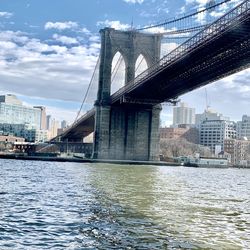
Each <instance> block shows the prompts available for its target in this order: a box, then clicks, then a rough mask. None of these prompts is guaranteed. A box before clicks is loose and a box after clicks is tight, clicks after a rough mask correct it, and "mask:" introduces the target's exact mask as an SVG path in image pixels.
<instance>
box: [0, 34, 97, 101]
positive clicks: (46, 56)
mask: <svg viewBox="0 0 250 250" xmlns="http://www.w3.org/2000/svg"><path fill="white" fill-rule="evenodd" d="M18 37H19V38H20V40H21V41H22V44H20V43H18V42H16V41H18V40H19V39H18ZM56 38H58V39H62V36H57V37H56ZM62 40H63V41H64V42H65V40H66V42H73V40H71V39H68V38H67V39H66V38H65V37H63V39H62ZM99 50H100V44H99V43H96V42H90V44H89V45H83V44H76V46H74V47H72V48H67V47H65V46H63V44H62V45H50V44H47V43H45V42H42V41H40V40H39V39H34V38H29V37H24V36H23V34H22V33H21V32H10V31H6V32H0V78H1V90H2V91H4V92H5V93H12V92H16V93H19V94H21V95H26V96H32V97H40V98H45V99H46V98H47V99H58V100H64V101H74V102H80V101H81V100H82V97H83V94H84V91H85V89H86V88H87V85H88V84H89V81H90V78H91V75H92V73H93V71H94V67H95V64H96V61H97V57H98V55H99ZM95 90H96V89H95ZM95 98H96V93H95V92H93V94H92V101H94V99H95Z"/></svg>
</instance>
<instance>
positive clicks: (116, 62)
mask: <svg viewBox="0 0 250 250" xmlns="http://www.w3.org/2000/svg"><path fill="white" fill-rule="evenodd" d="M125 68H126V66H125V61H124V57H123V56H122V54H121V53H120V52H117V53H116V54H115V55H114V57H113V60H112V70H111V86H110V94H111V95H112V94H114V93H115V92H116V91H117V90H119V89H120V88H121V87H123V86H124V85H125Z"/></svg>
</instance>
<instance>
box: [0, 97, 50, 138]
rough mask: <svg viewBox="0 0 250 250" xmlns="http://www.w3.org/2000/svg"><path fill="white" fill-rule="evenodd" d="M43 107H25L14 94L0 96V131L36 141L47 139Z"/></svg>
mask: <svg viewBox="0 0 250 250" xmlns="http://www.w3.org/2000/svg"><path fill="white" fill-rule="evenodd" d="M44 127H45V107H42V106H38V107H33V108H32V107H27V106H24V105H23V104H22V102H21V101H20V100H19V99H18V98H17V97H16V96H15V95H10V94H8V95H1V96H0V133H1V134H3V135H13V136H19V137H23V138H25V140H26V141H30V142H36V141H45V140H47V131H45V130H44V129H42V128H44Z"/></svg>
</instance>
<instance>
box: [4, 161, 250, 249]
mask: <svg viewBox="0 0 250 250" xmlns="http://www.w3.org/2000/svg"><path fill="white" fill-rule="evenodd" d="M0 167H1V171H0V221H1V222H0V249H225V250H228V249H232V250H236V249H250V247H249V246H250V198H249V197H250V170H246V169H197V168H184V167H153V166H132V165H127V166H120V165H109V164H96V165H94V164H73V163H55V162H49V163H48V162H32V161H12V160H0Z"/></svg>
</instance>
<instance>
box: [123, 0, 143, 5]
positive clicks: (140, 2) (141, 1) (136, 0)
mask: <svg viewBox="0 0 250 250" xmlns="http://www.w3.org/2000/svg"><path fill="white" fill-rule="evenodd" d="M123 1H124V2H126V3H133V4H134V3H139V4H142V3H143V2H144V0H123Z"/></svg>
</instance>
